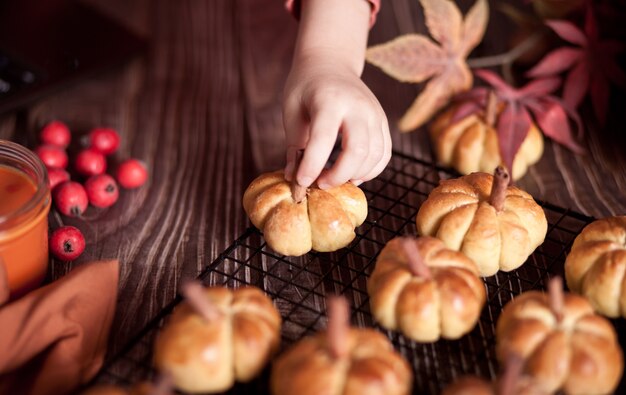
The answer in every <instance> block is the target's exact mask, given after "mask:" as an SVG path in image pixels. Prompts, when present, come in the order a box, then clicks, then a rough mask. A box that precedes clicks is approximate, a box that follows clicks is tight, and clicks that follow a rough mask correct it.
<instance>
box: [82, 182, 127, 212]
mask: <svg viewBox="0 0 626 395" xmlns="http://www.w3.org/2000/svg"><path fill="white" fill-rule="evenodd" d="M85 190H86V191H87V197H88V198H89V203H91V205H92V206H96V207H101V208H104V207H110V206H112V205H113V204H114V203H115V202H117V198H118V197H119V195H120V192H119V189H118V188H117V183H116V182H115V180H114V179H113V177H111V176H110V175H108V174H100V175H97V176H92V177H89V179H88V180H87V182H85Z"/></svg>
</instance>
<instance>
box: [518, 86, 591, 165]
mask: <svg viewBox="0 0 626 395" xmlns="http://www.w3.org/2000/svg"><path fill="white" fill-rule="evenodd" d="M527 106H528V108H529V109H530V111H531V112H532V114H533V118H534V119H535V121H536V122H537V126H539V128H540V129H541V130H542V131H543V133H544V134H545V135H546V136H548V137H550V138H551V139H552V140H554V141H556V142H557V143H559V144H562V145H564V146H566V147H567V148H569V149H570V150H572V151H573V152H576V153H577V154H583V153H584V152H585V150H584V148H583V147H582V146H581V145H580V144H578V143H577V142H576V140H574V137H573V136H572V132H571V129H570V128H569V127H564V125H569V120H568V114H567V112H566V110H565V108H564V107H563V105H562V104H560V103H559V102H558V101H554V100H553V99H550V98H544V99H543V100H541V101H538V102H534V103H533V102H531V103H528V104H527ZM573 118H574V119H575V122H576V123H577V124H578V129H579V130H581V126H580V120H578V118H577V116H574V117H573Z"/></svg>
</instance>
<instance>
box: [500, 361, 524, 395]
mask: <svg viewBox="0 0 626 395" xmlns="http://www.w3.org/2000/svg"><path fill="white" fill-rule="evenodd" d="M504 363H505V365H504V373H503V374H502V378H501V379H500V381H499V383H498V391H497V393H498V395H515V393H516V391H515V389H516V387H517V381H518V380H519V378H520V376H521V374H522V367H523V361H522V358H521V357H520V356H519V355H517V354H513V353H512V354H509V355H508V356H507V358H506V360H505V361H504Z"/></svg>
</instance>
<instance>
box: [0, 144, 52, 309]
mask: <svg viewBox="0 0 626 395" xmlns="http://www.w3.org/2000/svg"><path fill="white" fill-rule="evenodd" d="M50 201H51V198H50V188H49V186H48V172H47V171H46V168H45V166H44V164H43V163H42V162H41V160H39V158H38V157H37V155H35V153H34V152H32V151H30V150H29V149H27V148H25V147H23V146H21V145H19V144H16V143H12V142H10V141H6V140H0V262H1V264H2V265H3V266H4V269H5V271H6V274H7V279H8V284H9V290H10V293H11V298H12V299H14V298H16V297H19V296H21V295H23V294H24V293H26V292H27V291H29V290H32V289H34V288H36V287H37V286H39V285H40V284H41V282H42V281H43V280H44V278H45V276H46V272H47V269H48V212H49V211H50Z"/></svg>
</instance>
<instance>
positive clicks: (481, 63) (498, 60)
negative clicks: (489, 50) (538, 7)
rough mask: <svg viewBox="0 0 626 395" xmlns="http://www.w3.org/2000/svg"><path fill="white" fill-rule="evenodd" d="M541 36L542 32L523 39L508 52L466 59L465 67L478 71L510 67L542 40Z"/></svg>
mask: <svg viewBox="0 0 626 395" xmlns="http://www.w3.org/2000/svg"><path fill="white" fill-rule="evenodd" d="M543 34H544V33H543V30H540V31H538V32H535V33H533V34H532V35H530V36H529V37H528V38H527V39H525V40H524V41H522V42H521V43H519V44H518V45H516V46H515V47H513V48H511V49H510V50H509V51H507V52H504V53H501V54H498V55H491V56H485V57H481V58H470V59H467V65H468V66H469V67H470V68H472V69H480V68H484V67H493V66H507V65H509V66H510V65H511V64H512V63H513V62H515V61H516V60H517V59H518V58H519V57H520V56H522V55H523V54H525V53H526V51H528V50H530V49H531V48H533V47H534V46H535V45H536V44H537V43H538V42H539V41H540V40H541V39H542V38H543Z"/></svg>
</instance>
